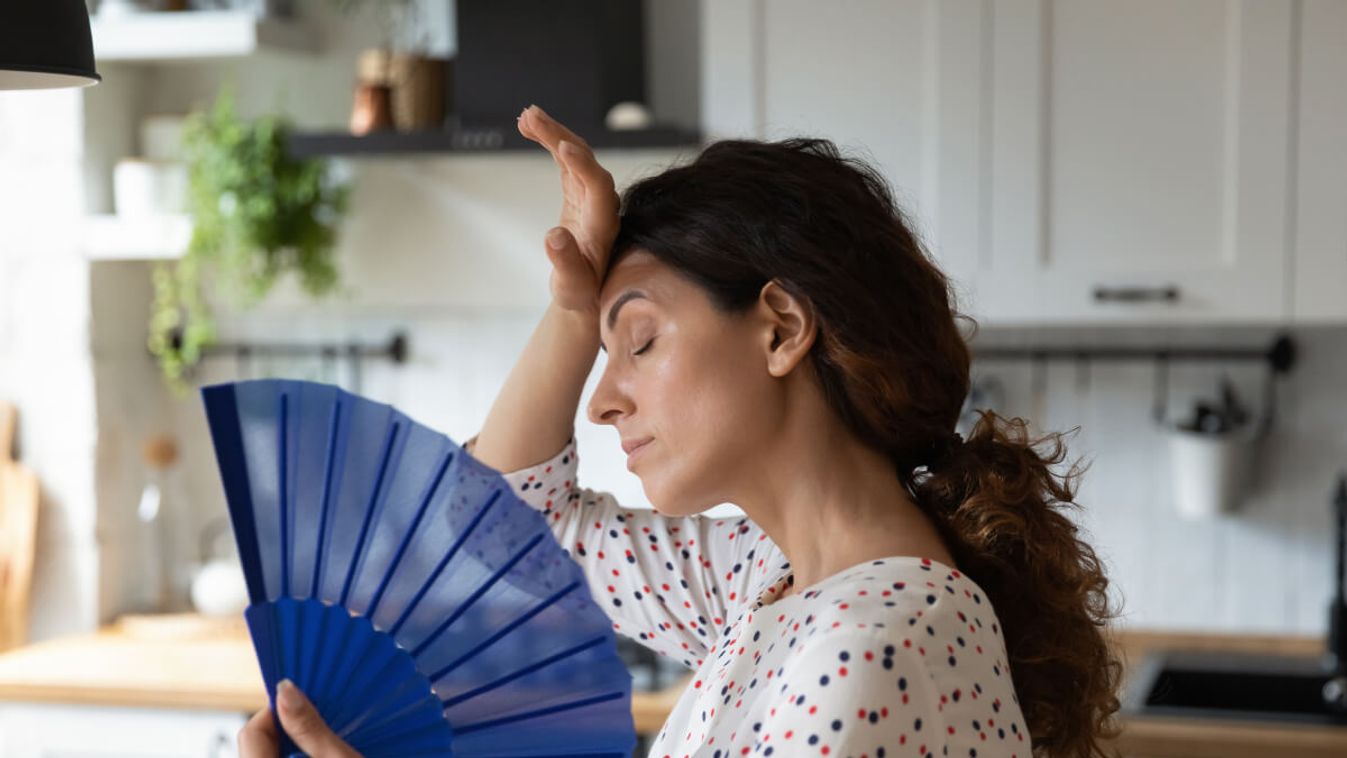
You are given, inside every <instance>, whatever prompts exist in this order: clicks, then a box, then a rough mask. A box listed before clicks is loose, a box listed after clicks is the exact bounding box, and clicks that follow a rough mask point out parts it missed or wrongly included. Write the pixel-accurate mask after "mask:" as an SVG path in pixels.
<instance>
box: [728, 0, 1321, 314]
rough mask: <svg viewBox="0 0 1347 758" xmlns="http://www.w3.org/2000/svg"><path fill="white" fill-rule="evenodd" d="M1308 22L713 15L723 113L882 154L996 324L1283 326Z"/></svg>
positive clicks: (1198, 13)
mask: <svg viewBox="0 0 1347 758" xmlns="http://www.w3.org/2000/svg"><path fill="white" fill-rule="evenodd" d="M1298 8H1300V6H1299V5H1298V4H1297V3H1296V2H1295V1H1294V0H1245V1H1243V2H1237V1H1233V0H1191V1H1190V2H1184V3H1173V2H1168V1H1167V0H1145V1H1144V2H1142V1H1137V0H997V1H996V2H984V1H982V0H942V2H939V3H936V2H922V1H921V0H902V1H900V2H885V1H883V0H853V1H850V2H841V3H830V4H827V5H826V6H825V5H820V4H818V3H816V2H809V1H808V0H730V1H729V2H724V3H719V2H708V3H706V4H704V5H703V13H704V14H705V18H704V22H705V23H706V28H707V31H708V34H707V36H706V38H705V43H706V50H705V52H704V55H705V56H706V64H707V65H706V66H704V79H703V95H704V99H703V114H704V117H705V118H706V119H707V130H708V132H709V133H710V134H712V135H713V136H729V135H731V134H748V135H751V136H758V137H765V138H779V137H782V136H787V135H789V134H794V133H811V134H820V135H823V136H827V137H831V138H833V139H835V140H837V141H838V142H840V143H842V144H843V145H846V146H852V147H857V146H864V147H866V148H868V152H869V154H870V155H871V156H872V157H873V158H874V159H875V160H876V162H877V163H878V164H879V165H880V167H881V169H882V170H883V171H884V173H885V176H886V177H887V178H888V179H889V180H890V181H891V183H893V184H894V185H895V186H896V188H897V190H898V195H899V200H900V202H901V203H902V204H903V206H904V207H905V208H906V209H907V210H909V211H910V212H911V213H912V215H913V217H914V220H915V221H916V223H917V226H918V229H919V231H920V232H921V234H922V236H923V238H924V239H925V240H926V241H927V243H928V245H929V247H930V248H931V250H932V252H933V253H934V254H935V256H936V258H937V259H938V260H939V261H940V263H941V265H942V266H943V267H944V268H945V270H946V271H947V272H949V273H950V274H951V275H953V276H954V277H955V279H956V281H957V282H958V283H959V284H960V285H961V290H962V292H961V295H962V300H963V303H962V304H963V305H964V307H965V309H966V310H968V311H970V312H971V313H973V315H975V316H977V317H979V319H980V320H982V321H983V322H984V323H989V324H1016V323H1043V324H1052V323H1073V324H1074V323H1081V322H1092V323H1168V322H1175V323H1231V322H1266V321H1280V320H1284V319H1286V318H1288V317H1289V316H1290V302H1291V300H1290V297H1289V291H1290V289H1291V287H1290V283H1291V280H1290V276H1291V275H1290V273H1289V272H1290V268H1291V266H1290V257H1289V256H1290V255H1291V248H1290V244H1291V238H1292V237H1293V236H1294V235H1293V231H1294V230H1293V224H1294V214H1295V195H1296V193H1295V181H1296V177H1295V171H1294V168H1295V165H1294V159H1293V158H1292V154H1293V146H1294V142H1295V137H1296V124H1295V119H1294V107H1293V106H1294V97H1293V95H1294V87H1295V80H1296V76H1297V66H1296V65H1295V64H1296V61H1297V60H1298V55H1299V53H1300V51H1299V49H1298V42H1299V36H1300V31H1299V24H1298V21H1299V20H1300V19H1298V18H1297V14H1298V10H1297V9H1298ZM1334 12H1336V11H1334ZM1329 13H1330V11H1328V10H1326V9H1317V8H1308V7H1307V8H1306V9H1305V11H1304V14H1305V15H1306V16H1307V17H1308V16H1310V15H1312V14H1324V15H1328V14H1329ZM1306 20H1308V19H1306ZM717 28H720V31H719V32H716V33H712V31H713V30H715V29H717ZM1327 39H1328V38H1327V37H1325V44H1328V43H1327ZM1336 39H1339V40H1340V39H1341V36H1338V37H1337V38H1336ZM1339 47H1341V46H1339ZM1334 52H1335V53H1336V52H1337V51H1334ZM1324 54H1327V53H1324ZM713 63H714V64H717V65H719V66H720V68H715V69H714V70H713V67H712V66H711V65H710V64H713ZM1326 81H1327V80H1326ZM1336 81H1339V82H1340V81H1342V78H1341V77H1340V76H1339V77H1337V79H1336ZM736 93H737V95H738V96H737V97H736V96H735V94H736ZM1334 96H1336V93H1334ZM1325 128H1327V127H1325ZM1325 138H1326V137H1322V136H1321V137H1320V139H1325ZM1340 174H1341V172H1339V175H1340ZM1337 179H1338V175H1335V176H1334V177H1333V178H1331V179H1329V178H1325V179H1323V180H1322V181H1324V182H1331V181H1337ZM1339 215H1342V214H1339ZM1344 265H1347V264H1344Z"/></svg>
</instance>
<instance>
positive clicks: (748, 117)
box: [702, 0, 980, 270]
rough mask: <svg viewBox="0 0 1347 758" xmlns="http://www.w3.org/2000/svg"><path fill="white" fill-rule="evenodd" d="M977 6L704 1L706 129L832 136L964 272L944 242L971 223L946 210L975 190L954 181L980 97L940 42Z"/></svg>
mask: <svg viewBox="0 0 1347 758" xmlns="http://www.w3.org/2000/svg"><path fill="white" fill-rule="evenodd" d="M979 6H980V3H978V2H969V1H968V0H958V1H953V0H951V1H950V2H941V3H931V2H925V1H924V0H847V1H846V2H839V3H826V4H825V3H819V2H817V1H816V0H766V1H764V0H707V1H706V2H704V3H703V6H702V13H703V19H702V20H703V24H704V26H703V32H704V34H703V41H704V45H705V48H704V50H703V79H702V93H703V100H702V103H703V106H702V111H703V116H704V119H705V123H706V127H707V131H708V134H709V135H710V136H713V137H732V136H749V137H757V138H762V139H783V138H786V137H795V136H815V137H826V138H828V139H831V140H833V141H834V142H836V143H837V144H838V146H839V147H841V148H842V149H843V151H844V152H845V153H847V154H850V155H855V156H858V157H861V158H864V159H866V160H867V161H869V162H870V163H872V164H873V165H874V166H875V167H876V168H878V169H879V170H880V172H881V173H882V174H883V176H884V177H885V179H886V180H887V181H888V182H889V184H890V185H892V186H893V188H894V190H895V195H896V199H897V200H898V203H899V204H900V206H901V207H902V208H903V210H904V211H906V212H907V213H908V214H909V216H910V217H911V220H912V221H913V222H914V223H915V225H916V227H917V231H918V233H919V234H921V235H922V237H923V238H924V240H925V241H926V243H927V245H928V247H930V248H931V250H932V252H933V253H935V254H936V257H937V258H938V259H939V260H941V262H942V264H944V265H945V267H946V268H947V269H955V270H957V269H959V267H960V265H961V262H960V261H956V260H953V259H952V258H951V257H950V255H947V254H946V248H945V246H944V245H942V242H943V239H942V235H944V234H946V233H947V232H953V233H955V234H958V233H962V231H963V229H964V227H963V226H962V225H961V224H953V225H950V224H946V223H944V221H943V218H942V216H941V215H940V211H941V208H942V203H945V202H948V201H949V198H950V196H951V193H953V195H954V196H955V197H958V198H961V197H962V196H963V195H965V194H967V193H966V192H965V190H964V189H963V188H962V187H961V186H960V185H959V184H958V182H953V181H950V180H949V178H948V176H947V175H948V174H951V172H953V173H954V174H958V173H959V172H960V171H962V173H963V174H965V175H966V174H967V171H963V170H962V169H961V168H960V167H959V165H958V164H959V163H960V162H962V161H963V160H964V159H965V158H966V156H968V155H969V154H970V145H972V144H974V143H975V141H976V139H977V124H976V121H975V120H973V121H965V120H958V119H957V118H955V117H954V114H956V113H957V112H958V111H959V109H960V108H964V109H966V108H967V101H968V100H969V98H968V97H967V95H968V94H969V93H974V94H975V93H976V92H977V86H978V84H977V81H976V76H977V74H978V70H977V68H976V66H974V67H971V68H970V67H968V66H967V65H966V58H963V57H960V55H958V54H957V53H956V52H955V50H954V49H952V48H950V47H949V46H948V45H946V44H945V43H944V41H943V40H944V38H945V37H951V38H960V39H961V38H964V37H968V36H969V31H968V29H967V25H966V24H965V23H964V20H965V19H966V18H967V17H970V16H971V17H972V18H973V20H974V21H977V18H976V14H975V12H974V10H975V9H976V8H977V7H979ZM976 38H977V37H976V34H975V33H974V34H972V35H971V39H973V40H976ZM961 44H963V43H961ZM974 44H975V42H974ZM946 64H948V65H946ZM942 107H943V108H944V111H945V114H946V120H945V121H943V122H942V121H941V120H940V119H939V118H938V116H939V115H940V113H939V109H940V108H942ZM947 157H951V160H950V161H947V160H946V158H947ZM948 249H949V251H951V252H952V253H958V252H962V251H964V250H965V249H967V246H963V245H957V244H955V245H951V246H949V248H948Z"/></svg>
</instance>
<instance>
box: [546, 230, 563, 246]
mask: <svg viewBox="0 0 1347 758" xmlns="http://www.w3.org/2000/svg"><path fill="white" fill-rule="evenodd" d="M547 246H548V247H550V248H552V249H553V250H560V249H561V248H563V247H565V246H566V233H565V232H564V231H562V230H561V229H559V228H554V229H552V230H551V231H549V232H548V233H547Z"/></svg>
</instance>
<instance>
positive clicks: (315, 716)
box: [276, 679, 358, 758]
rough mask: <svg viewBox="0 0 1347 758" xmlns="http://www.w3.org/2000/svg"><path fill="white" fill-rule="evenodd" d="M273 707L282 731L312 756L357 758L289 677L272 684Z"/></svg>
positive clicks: (321, 757) (318, 757) (314, 757)
mask: <svg viewBox="0 0 1347 758" xmlns="http://www.w3.org/2000/svg"><path fill="white" fill-rule="evenodd" d="M276 709H277V711H278V712H279V714H280V717H281V726H282V727H284V728H285V733H286V734H288V735H290V739H292V740H294V741H295V745H297V746H298V747H299V748H300V749H302V750H303V751H304V752H306V753H308V754H309V755H311V756H313V758H353V757H354V758H358V753H356V752H355V751H354V750H352V749H351V748H350V746H348V745H347V744H346V743H344V742H342V741H341V739H340V738H339V737H337V735H336V734H334V733H333V732H332V730H331V729H329V728H328V727H327V724H326V723H324V722H323V717H322V716H321V715H319V713H318V709H317V708H314V707H313V703H310V702H309V699H308V698H307V697H304V693H302V692H300V691H299V688H298V687H296V686H295V685H294V684H292V683H291V682H290V680H289V679H282V680H281V683H280V684H279V685H277V687H276Z"/></svg>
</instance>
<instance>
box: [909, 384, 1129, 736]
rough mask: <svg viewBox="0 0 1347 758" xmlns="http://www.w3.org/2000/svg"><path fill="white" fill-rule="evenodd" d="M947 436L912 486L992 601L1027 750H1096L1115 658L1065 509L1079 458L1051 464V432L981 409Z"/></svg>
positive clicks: (1093, 573) (1106, 719) (1112, 690)
mask: <svg viewBox="0 0 1347 758" xmlns="http://www.w3.org/2000/svg"><path fill="white" fill-rule="evenodd" d="M955 440H956V441H955V442H954V443H953V444H951V445H950V446H949V447H948V450H946V451H944V454H943V455H942V456H940V457H939V458H937V459H936V463H935V464H932V465H930V466H928V467H926V469H925V470H924V471H923V470H921V469H918V470H917V472H916V473H914V474H913V475H912V478H911V481H910V482H909V487H910V488H911V490H912V493H913V496H914V497H915V499H916V501H917V503H918V505H919V506H920V507H921V508H922V509H923V510H924V511H925V512H926V513H927V514H928V515H929V516H930V517H931V518H932V520H933V521H934V522H935V524H936V526H937V528H938V529H939V530H940V531H941V534H942V536H943V537H944V539H945V541H946V543H947V544H948V545H949V548H950V550H951V552H952V553H953V556H954V559H955V561H956V562H957V563H958V565H959V568H960V570H962V571H963V572H964V573H965V574H967V575H968V576H969V577H971V578H972V579H973V581H974V582H976V583H977V584H978V585H979V586H981V587H982V588H983V590H985V591H986V593H987V594H988V596H989V597H988V599H989V600H990V601H991V603H992V606H993V607H994V608H995V609H996V615H997V617H998V618H999V619H1000V621H1001V629H1002V633H1003V635H1004V636H1005V640H1006V650H1007V654H1008V656H1009V659H1010V660H1009V663H1010V669H1011V676H1012V679H1013V681H1014V683H1015V691H1016V693H1017V694H1018V696H1019V701H1020V709H1021V710H1022V711H1023V713H1024V718H1025V721H1026V722H1027V724H1028V726H1029V732H1030V736H1031V738H1032V739H1033V743H1034V748H1035V752H1036V753H1038V754H1041V755H1045V756H1072V757H1073V758H1090V757H1092V756H1101V755H1105V753H1104V752H1103V750H1102V748H1101V747H1100V746H1099V744H1098V738H1099V737H1100V736H1107V735H1110V734H1115V733H1116V728H1115V725H1114V724H1113V723H1112V716H1113V714H1114V712H1116V711H1117V710H1118V707H1119V702H1118V697H1117V690H1118V686H1119V680H1120V677H1121V674H1122V664H1121V663H1120V661H1119V659H1118V658H1117V657H1116V655H1115V653H1114V651H1113V649H1112V647H1111V646H1110V644H1109V642H1108V639H1107V638H1106V636H1105V626H1106V624H1107V623H1108V621H1109V620H1110V619H1111V618H1112V617H1113V612H1112V610H1111V609H1110V603H1109V598H1108V593H1107V590H1108V579H1107V578H1106V577H1105V575H1104V569H1103V565H1102V562H1101V561H1100V560H1099V557H1098V556H1097V555H1096V554H1095V552H1094V550H1093V549H1092V548H1091V547H1090V545H1089V544H1087V543H1086V542H1084V541H1083V540H1082V539H1081V538H1080V537H1079V536H1078V533H1077V532H1078V529H1077V527H1076V525H1075V524H1074V523H1073V522H1072V521H1071V520H1070V519H1069V518H1067V516H1066V514H1065V511H1066V510H1067V509H1069V508H1075V507H1077V506H1076V504H1075V480H1076V478H1077V477H1078V476H1079V474H1080V473H1081V471H1082V469H1081V467H1080V466H1079V464H1076V465H1073V466H1072V467H1071V468H1070V470H1068V471H1067V472H1066V473H1064V474H1061V475H1059V474H1057V473H1056V472H1055V471H1054V467H1055V466H1058V465H1059V464H1061V463H1062V462H1063V461H1064V460H1065V458H1066V447H1065V445H1064V443H1063V438H1062V435H1061V434H1048V435H1045V436H1043V437H1040V438H1038V439H1031V438H1030V435H1029V431H1028V427H1027V424H1026V423H1025V421H1024V420H1023V419H1019V418H1014V419H1005V418H1002V417H1000V416H998V415H996V414H995V413H993V412H991V411H980V412H979V418H978V421H977V424H976V425H975V426H974V427H973V430H972V433H971V434H970V435H969V437H968V439H967V440H966V441H964V442H962V443H958V442H957V438H955Z"/></svg>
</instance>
